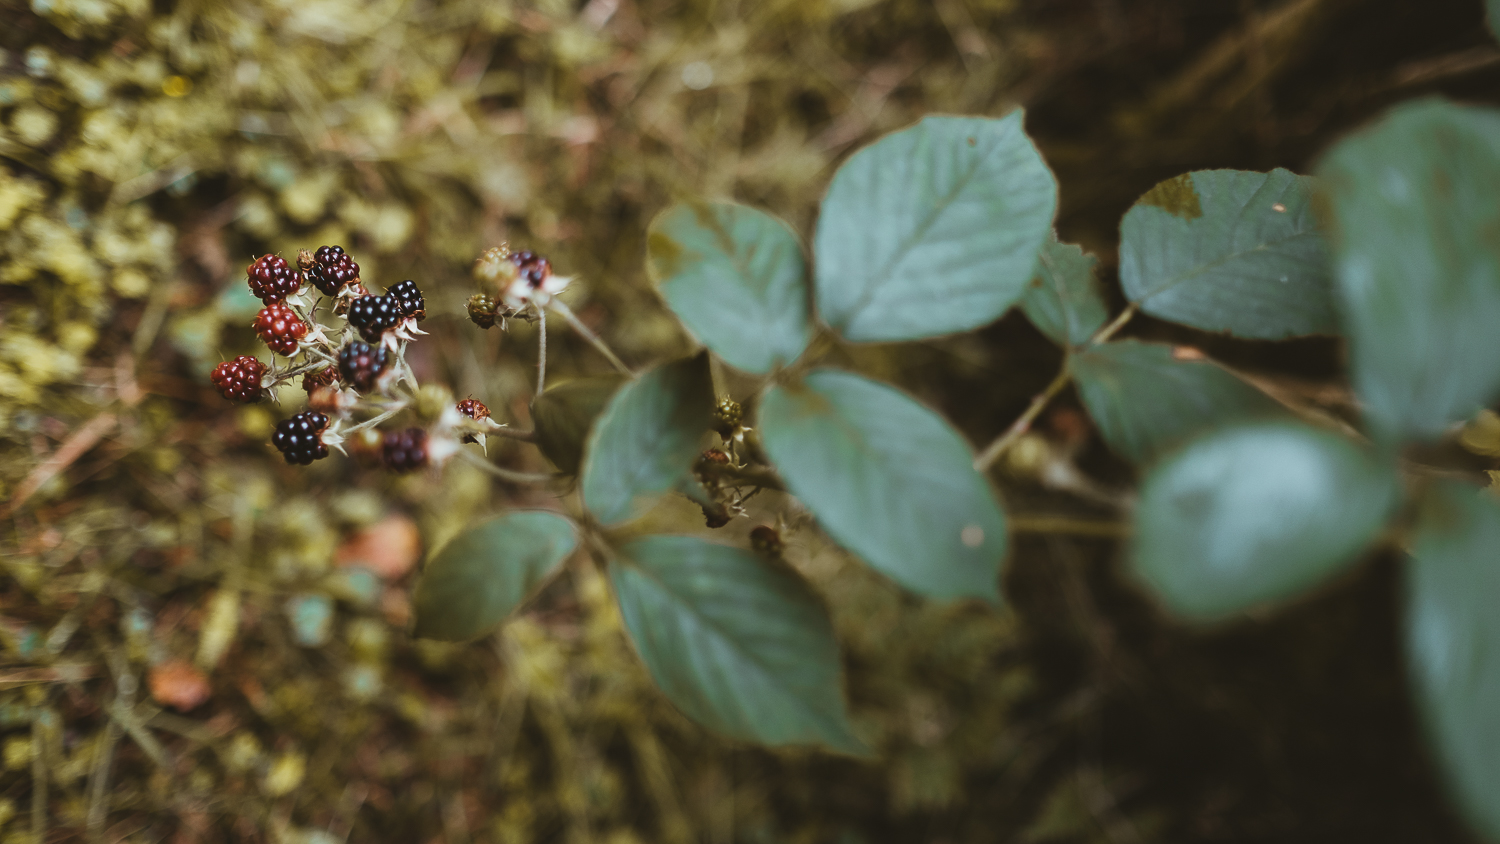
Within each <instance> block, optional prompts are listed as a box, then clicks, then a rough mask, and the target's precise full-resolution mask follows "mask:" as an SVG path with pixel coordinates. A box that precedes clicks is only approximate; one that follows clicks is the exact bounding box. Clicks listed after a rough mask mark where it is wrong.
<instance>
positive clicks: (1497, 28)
mask: <svg viewBox="0 0 1500 844" xmlns="http://www.w3.org/2000/svg"><path fill="white" fill-rule="evenodd" d="M1485 5H1486V6H1487V7H1488V9H1489V14H1488V15H1487V17H1488V18H1489V20H1490V32H1491V34H1493V35H1494V36H1495V37H1496V38H1497V39H1500V0H1490V1H1489V2H1488V3H1486V4H1485Z"/></svg>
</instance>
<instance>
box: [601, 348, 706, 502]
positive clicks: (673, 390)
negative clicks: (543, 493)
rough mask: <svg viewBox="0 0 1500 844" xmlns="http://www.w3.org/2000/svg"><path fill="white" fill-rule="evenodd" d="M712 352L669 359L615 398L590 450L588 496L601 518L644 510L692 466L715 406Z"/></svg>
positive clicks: (673, 485) (673, 487) (626, 387)
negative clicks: (711, 370) (710, 357)
mask: <svg viewBox="0 0 1500 844" xmlns="http://www.w3.org/2000/svg"><path fill="white" fill-rule="evenodd" d="M713 406H714V394H713V381H712V379H711V378H710V377H709V373H708V356H707V355H706V354H700V355H697V356H695V357H691V358H684V359H682V360H679V361H675V362H673V363H668V364H663V365H661V366H658V367H656V368H655V369H653V370H651V371H650V372H648V373H646V374H645V375H642V376H641V377H640V378H638V379H636V380H635V381H632V382H630V383H628V384H626V385H625V386H623V387H621V388H620V390H619V392H617V393H615V395H614V397H613V398H611V399H610V401H609V404H608V406H606V407H605V409H604V412H603V413H602V414H600V416H599V421H598V422H597V423H595V425H594V429H593V432H592V433H591V434H590V435H589V438H588V447H587V448H586V449H585V451H584V459H583V472H582V487H583V503H584V506H585V507H588V508H589V510H590V511H591V512H593V514H594V516H595V517H596V518H597V519H599V521H600V522H601V523H603V524H606V525H610V524H617V523H619V522H623V521H625V520H627V519H630V518H632V517H634V516H638V515H640V514H641V512H643V511H644V510H645V509H646V507H648V506H649V505H650V503H651V502H652V501H654V500H655V499H656V498H657V497H658V496H660V495H661V494H662V493H665V492H669V491H671V490H673V489H675V488H676V487H677V485H678V484H679V482H680V481H681V480H682V479H683V478H684V477H686V476H687V475H688V474H689V472H690V471H691V469H692V463H693V458H694V457H696V456H697V454H698V444H699V441H700V440H701V439H702V438H703V435H704V433H705V432H707V431H708V425H709V416H710V414H711V413H712V411H713Z"/></svg>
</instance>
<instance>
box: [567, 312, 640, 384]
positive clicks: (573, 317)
mask: <svg viewBox="0 0 1500 844" xmlns="http://www.w3.org/2000/svg"><path fill="white" fill-rule="evenodd" d="M551 306H552V309H553V310H554V311H557V312H558V313H559V314H561V315H562V318H563V319H565V320H567V321H568V325H571V326H573V330H574V331H577V332H578V333H579V334H581V335H583V339H585V340H587V341H589V342H590V343H591V344H593V346H594V348H596V349H598V350H599V353H600V354H602V355H604V356H605V357H606V358H609V362H610V363H612V364H614V367H615V369H618V370H619V371H620V372H621V373H623V374H625V375H628V376H630V377H631V378H634V377H635V373H634V372H632V371H631V370H630V367H628V366H626V365H625V362H624V361H622V360H620V359H619V358H618V357H615V353H614V352H613V351H611V350H610V348H609V347H608V346H606V345H604V341H603V340H600V339H599V335H597V334H595V333H594V332H592V331H590V330H589V327H588V326H587V325H584V324H583V321H582V320H580V319H579V318H578V315H577V314H575V313H573V309H572V308H569V307H568V306H567V305H564V304H563V302H562V300H561V299H559V298H557V297H556V296H554V297H552V302H551Z"/></svg>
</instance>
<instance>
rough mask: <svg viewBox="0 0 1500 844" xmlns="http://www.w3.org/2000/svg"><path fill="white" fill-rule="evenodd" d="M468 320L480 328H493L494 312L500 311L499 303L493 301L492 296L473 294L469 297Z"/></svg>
mask: <svg viewBox="0 0 1500 844" xmlns="http://www.w3.org/2000/svg"><path fill="white" fill-rule="evenodd" d="M468 307H469V320H470V321H471V322H473V323H474V324H475V325H477V326H479V327H480V328H494V327H495V319H496V311H498V310H499V309H500V303H499V302H497V301H495V297H494V296H489V295H487V294H484V293H475V294H474V295H473V296H470V297H469V306H468Z"/></svg>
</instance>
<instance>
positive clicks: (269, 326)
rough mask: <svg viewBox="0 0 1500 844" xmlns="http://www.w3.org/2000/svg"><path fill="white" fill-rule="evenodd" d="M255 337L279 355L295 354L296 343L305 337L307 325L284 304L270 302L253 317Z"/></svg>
mask: <svg viewBox="0 0 1500 844" xmlns="http://www.w3.org/2000/svg"><path fill="white" fill-rule="evenodd" d="M255 336H257V337H259V338H260V339H262V340H264V341H265V342H266V346H268V347H269V348H270V349H271V351H273V352H275V353H277V354H280V355H293V354H295V353H296V352H297V341H298V340H301V339H302V338H303V337H306V336H307V323H305V322H303V321H302V320H301V319H300V318H299V317H298V316H297V312H296V311H293V310H292V309H291V307H290V306H288V305H287V303H285V302H272V303H271V304H269V305H267V306H265V307H264V308H261V309H260V313H258V314H256V315H255Z"/></svg>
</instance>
